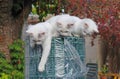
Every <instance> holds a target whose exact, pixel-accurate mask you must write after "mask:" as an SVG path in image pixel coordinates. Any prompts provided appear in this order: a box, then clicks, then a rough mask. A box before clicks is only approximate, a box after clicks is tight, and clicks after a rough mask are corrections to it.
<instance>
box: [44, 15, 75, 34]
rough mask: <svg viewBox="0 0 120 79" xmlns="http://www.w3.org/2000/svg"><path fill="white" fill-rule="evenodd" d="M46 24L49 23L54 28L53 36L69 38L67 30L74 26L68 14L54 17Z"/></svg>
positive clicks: (73, 21)
mask: <svg viewBox="0 0 120 79" xmlns="http://www.w3.org/2000/svg"><path fill="white" fill-rule="evenodd" d="M46 22H49V23H50V24H51V25H52V27H53V28H54V30H53V31H54V34H55V35H54V36H71V33H70V31H69V28H71V27H72V26H74V23H75V20H74V18H73V17H71V16H70V15H69V14H62V15H57V16H54V17H52V18H50V19H48V20H47V21H46Z"/></svg>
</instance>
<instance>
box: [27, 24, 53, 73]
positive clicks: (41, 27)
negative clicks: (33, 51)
mask: <svg viewBox="0 0 120 79" xmlns="http://www.w3.org/2000/svg"><path fill="white" fill-rule="evenodd" d="M51 30H52V26H51V25H50V24H49V23H47V22H43V23H38V24H36V25H32V26H30V27H29V28H28V30H27V31H26V32H27V33H28V34H29V36H30V45H31V47H34V46H35V44H41V45H42V47H43V52H42V57H41V60H40V63H39V66H38V70H39V71H40V72H42V71H44V69H45V64H46V62H47V59H48V56H49V53H50V49H51V39H52V34H51ZM43 33H44V34H43Z"/></svg>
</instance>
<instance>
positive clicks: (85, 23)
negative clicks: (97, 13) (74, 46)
mask: <svg viewBox="0 0 120 79" xmlns="http://www.w3.org/2000/svg"><path fill="white" fill-rule="evenodd" d="M70 31H71V33H72V34H73V35H79V36H81V35H83V36H85V35H92V34H93V33H94V32H96V33H99V31H98V26H97V25H96V23H95V22H94V21H93V20H92V19H88V18H85V19H80V20H78V21H76V23H75V25H74V26H73V27H71V28H70Z"/></svg>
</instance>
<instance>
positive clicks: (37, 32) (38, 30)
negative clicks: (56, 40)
mask: <svg viewBox="0 0 120 79" xmlns="http://www.w3.org/2000/svg"><path fill="white" fill-rule="evenodd" d="M26 33H27V34H28V35H29V36H30V39H31V40H32V42H34V43H35V44H42V43H43V41H44V40H45V39H46V37H47V30H46V28H45V26H44V25H43V24H42V23H39V24H37V25H32V26H31V27H30V28H29V29H28V30H27V31H26Z"/></svg>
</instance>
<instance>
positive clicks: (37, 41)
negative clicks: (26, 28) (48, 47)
mask: <svg viewBox="0 0 120 79" xmlns="http://www.w3.org/2000/svg"><path fill="white" fill-rule="evenodd" d="M33 41H34V42H40V41H41V40H33Z"/></svg>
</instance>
